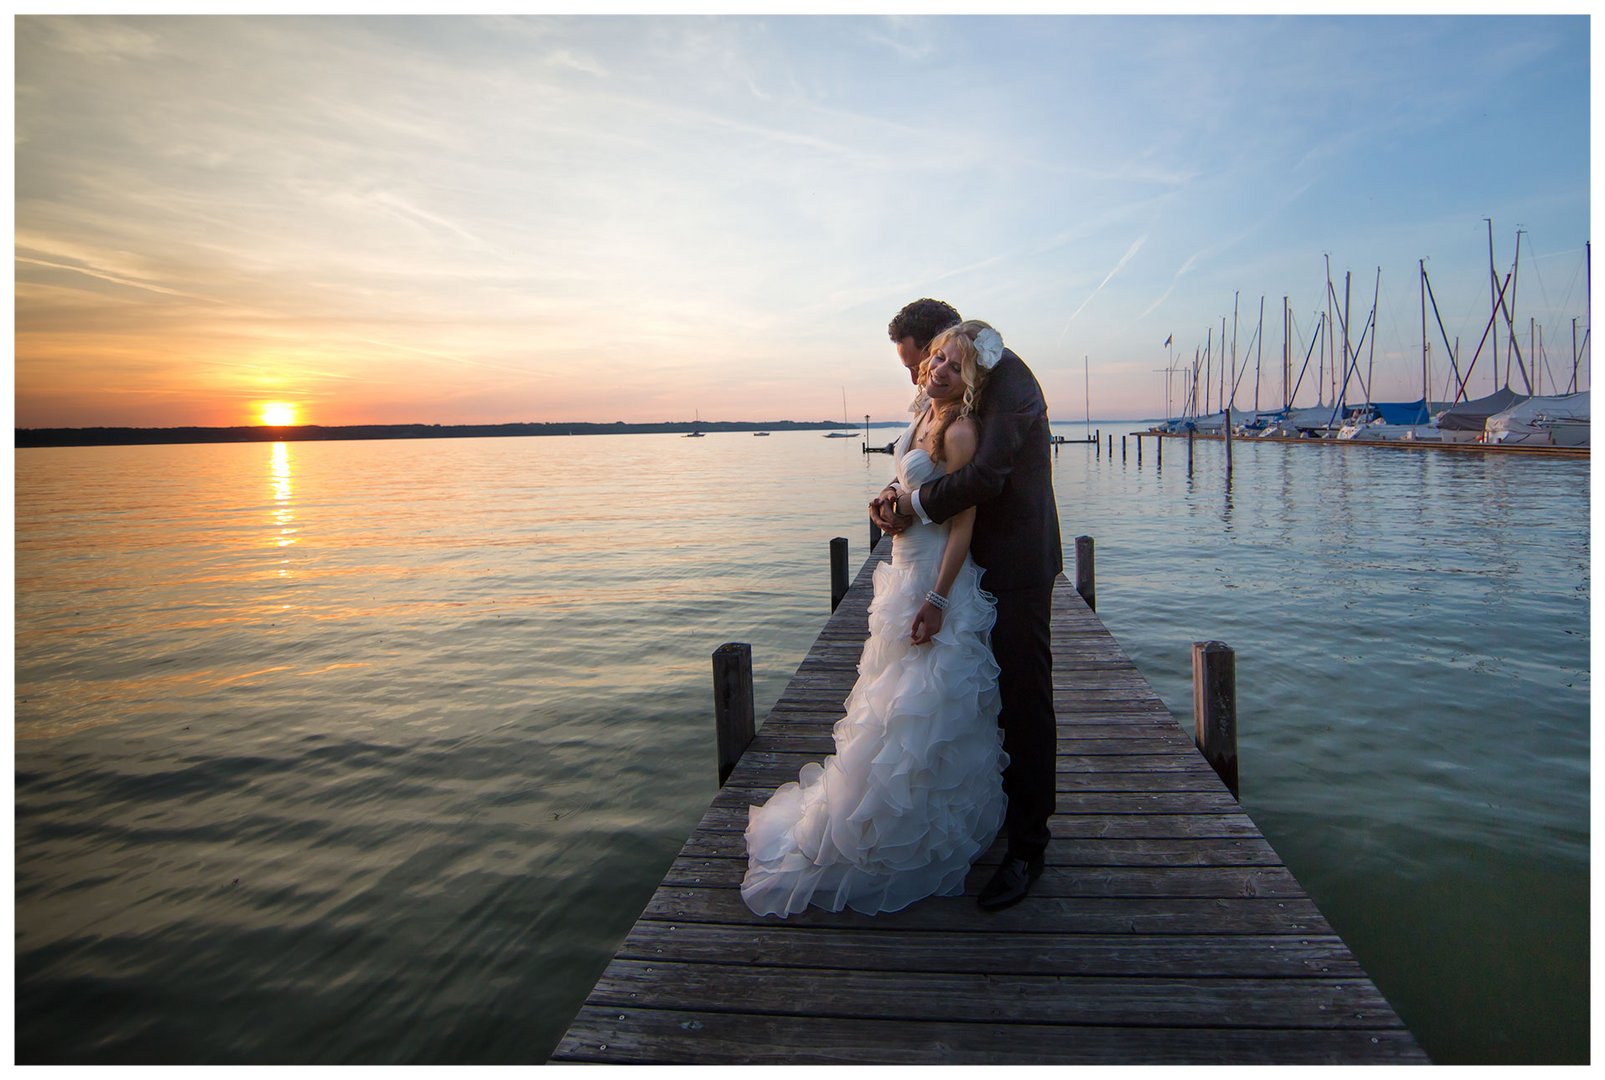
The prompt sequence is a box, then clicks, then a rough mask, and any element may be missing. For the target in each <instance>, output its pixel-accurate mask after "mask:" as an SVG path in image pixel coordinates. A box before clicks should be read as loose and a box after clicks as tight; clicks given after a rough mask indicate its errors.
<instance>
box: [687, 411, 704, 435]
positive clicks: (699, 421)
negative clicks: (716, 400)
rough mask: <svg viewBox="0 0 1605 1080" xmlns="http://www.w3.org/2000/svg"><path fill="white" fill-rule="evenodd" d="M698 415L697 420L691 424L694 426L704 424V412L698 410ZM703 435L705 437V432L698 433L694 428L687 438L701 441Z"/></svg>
mask: <svg viewBox="0 0 1605 1080" xmlns="http://www.w3.org/2000/svg"><path fill="white" fill-rule="evenodd" d="M696 415H697V418H696V419H695V420H693V421H691V422H692V423H693V424H700V423H702V411H701V410H700V409H698V410H696ZM703 435H704V433H703V432H701V431H698V430H696V429H695V428H692V429H691V430H690V431H689V432H687V433H686V436H685V437H686V438H688V439H700V438H702V437H703Z"/></svg>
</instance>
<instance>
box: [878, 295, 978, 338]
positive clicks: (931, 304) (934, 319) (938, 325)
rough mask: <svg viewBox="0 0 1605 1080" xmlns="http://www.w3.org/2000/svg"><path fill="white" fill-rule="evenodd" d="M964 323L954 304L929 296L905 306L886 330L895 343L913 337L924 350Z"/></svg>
mask: <svg viewBox="0 0 1605 1080" xmlns="http://www.w3.org/2000/svg"><path fill="white" fill-rule="evenodd" d="M963 321H964V320H962V319H960V318H959V313H958V312H957V311H955V310H954V309H953V305H952V304H947V303H943V302H942V301H940V300H932V299H931V298H930V297H928V296H927V297H925V298H924V299H921V300H916V301H914V302H913V303H912V304H907V305H905V306H904V307H903V310H902V311H899V312H898V313H897V314H896V315H895V316H893V317H892V322H891V325H889V326H888V327H887V328H886V332H887V333H888V334H890V335H891V336H892V340H893V341H902V340H903V339H904V338H906V337H911V338H913V339H914V344H915V345H916V346H918V347H919V348H921V349H924V348H928V347H929V346H930V344H931V342H932V341H934V340H935V339H936V335H937V334H940V333H941V332H942V331H943V330H946V329H947V328H948V327H950V326H957V325H958V324H959V323H961V322H963Z"/></svg>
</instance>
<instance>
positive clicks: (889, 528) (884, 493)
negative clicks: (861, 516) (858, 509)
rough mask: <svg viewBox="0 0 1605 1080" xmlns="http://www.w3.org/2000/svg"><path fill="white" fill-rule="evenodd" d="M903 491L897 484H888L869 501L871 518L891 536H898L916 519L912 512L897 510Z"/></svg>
mask: <svg viewBox="0 0 1605 1080" xmlns="http://www.w3.org/2000/svg"><path fill="white" fill-rule="evenodd" d="M902 493H903V492H902V489H901V488H899V487H898V486H897V485H896V484H887V485H886V487H884V488H882V489H881V493H880V494H879V495H877V496H875V497H874V498H873V499H871V500H870V503H869V520H871V521H873V522H874V523H875V524H876V526H878V527H879V528H880V530H881V531H882V532H884V533H886V534H888V535H890V536H896V535H897V534H898V533H900V532H902V531H903V530H904V529H906V528H908V526H909V523H910V522H912V521H913V520H914V517H913V515H912V514H899V513H898V512H897V499H898V496H900V495H901V494H902Z"/></svg>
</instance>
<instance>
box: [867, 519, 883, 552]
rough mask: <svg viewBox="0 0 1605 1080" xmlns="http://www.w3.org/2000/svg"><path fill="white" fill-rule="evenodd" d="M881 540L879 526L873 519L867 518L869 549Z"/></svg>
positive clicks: (873, 548)
mask: <svg viewBox="0 0 1605 1080" xmlns="http://www.w3.org/2000/svg"><path fill="white" fill-rule="evenodd" d="M880 542H881V527H880V526H879V525H877V524H875V519H874V518H870V519H869V550H871V551H874V550H875V545H876V544H879V543H880Z"/></svg>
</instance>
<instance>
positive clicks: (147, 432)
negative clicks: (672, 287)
mask: <svg viewBox="0 0 1605 1080" xmlns="http://www.w3.org/2000/svg"><path fill="white" fill-rule="evenodd" d="M869 426H870V427H872V428H886V427H895V428H901V427H903V426H905V422H904V421H891V420H881V421H875V422H872V423H871V424H870V425H869ZM863 430H864V425H863V424H851V425H849V424H843V423H842V422H840V421H839V420H838V421H831V420H822V421H799V420H776V421H773V422H771V423H767V424H763V423H752V422H747V421H722V422H716V421H712V420H704V421H700V422H699V421H689V420H688V421H677V422H671V423H661V424H626V423H624V422H623V421H618V422H615V423H612V424H601V423H573V424H560V423H552V424H351V425H346V426H340V427H325V426H323V425H321V424H299V425H297V426H295V427H278V428H276V427H172V428H134V427H90V428H17V429H16V446H17V448H18V449H22V448H24V447H41V446H140V445H153V444H173V443H231V442H314V441H339V440H347V439H486V438H505V437H509V436H529V435H642V434H646V435H663V434H690V433H691V432H693V431H703V432H707V433H709V434H713V433H715V432H732V431H859V432H861V431H863Z"/></svg>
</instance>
